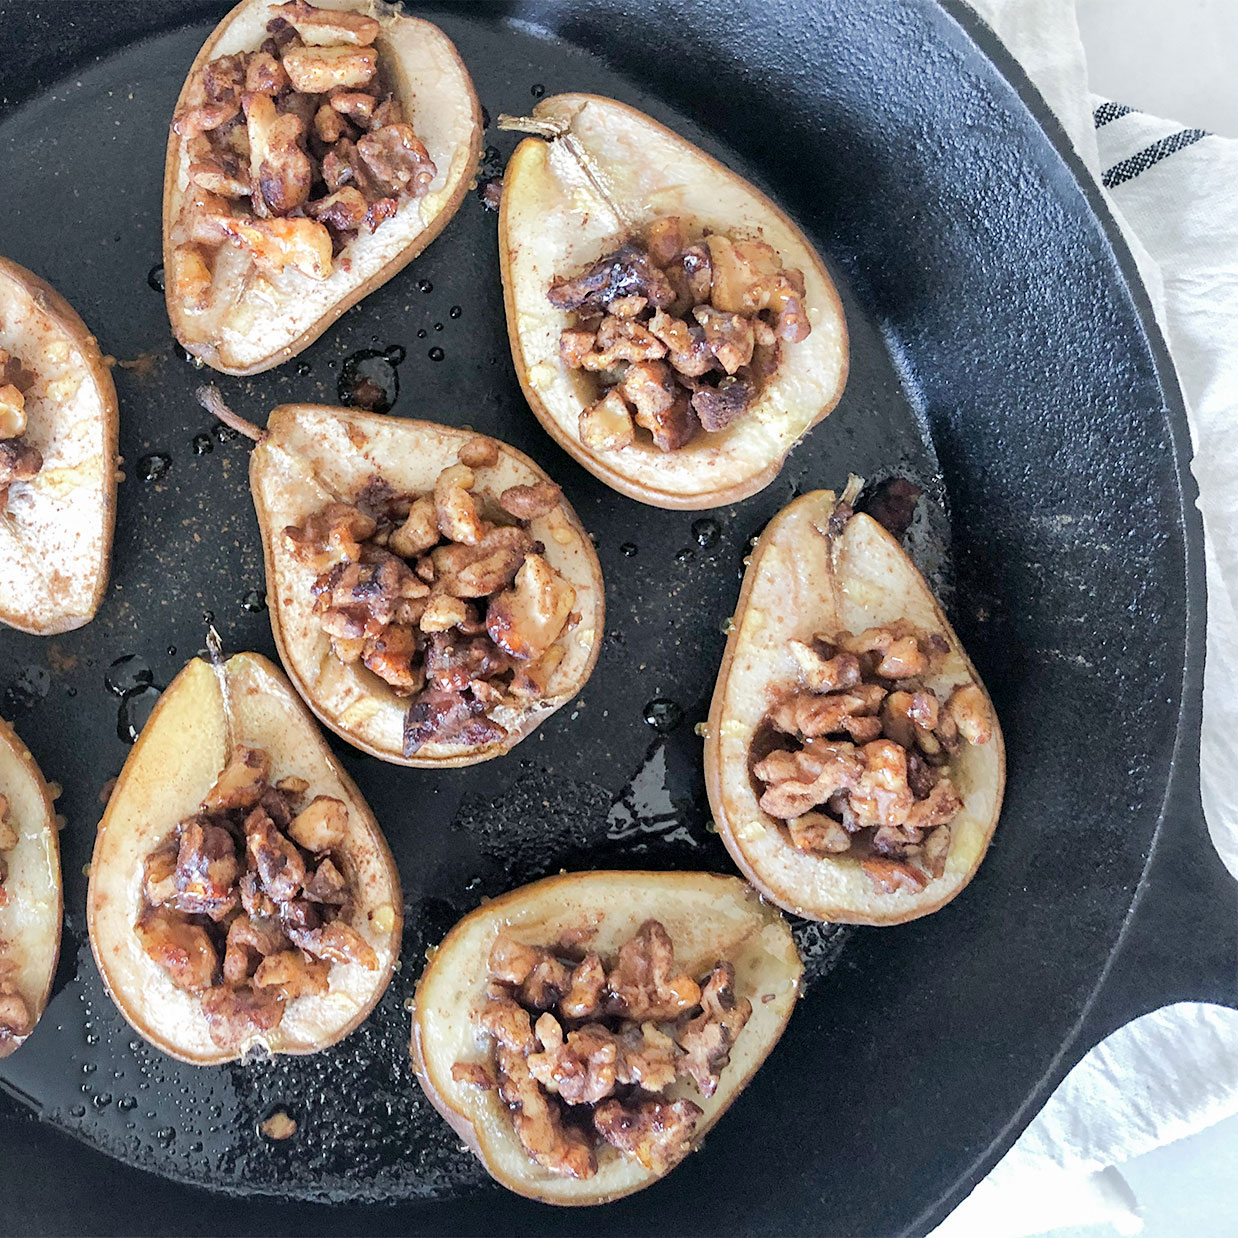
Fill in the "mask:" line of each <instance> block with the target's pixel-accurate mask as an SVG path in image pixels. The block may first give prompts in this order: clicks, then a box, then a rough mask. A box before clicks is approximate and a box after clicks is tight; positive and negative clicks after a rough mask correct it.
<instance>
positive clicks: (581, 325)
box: [499, 94, 848, 508]
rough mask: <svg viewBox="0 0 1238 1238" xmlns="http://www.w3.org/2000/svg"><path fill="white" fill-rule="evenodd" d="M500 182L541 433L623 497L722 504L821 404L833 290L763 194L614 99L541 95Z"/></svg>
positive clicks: (502, 223) (521, 335)
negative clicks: (542, 96)
mask: <svg viewBox="0 0 1238 1238" xmlns="http://www.w3.org/2000/svg"><path fill="white" fill-rule="evenodd" d="M501 124H502V125H503V127H505V128H511V129H521V130H526V131H528V132H530V133H531V134H533V135H534V136H531V137H529V138H526V139H525V140H524V141H523V142H521V143H520V145H519V146H518V147H517V148H516V151H515V153H514V154H513V155H512V157H511V159H510V160H509V161H508V164H507V170H506V172H505V174H504V179H503V195H502V201H501V206H500V210H499V255H500V261H501V266H502V274H503V292H504V297H505V301H506V306H507V329H508V335H509V336H510V339H511V347H512V358H513V360H514V361H515V364H516V372H517V374H518V375H519V378H520V383H521V385H522V387H523V388H524V393H525V396H526V397H527V398H528V401H529V404H530V406H531V407H532V408H533V411H534V412H535V413H536V414H537V417H538V419H539V420H540V421H541V423H542V425H543V426H545V428H546V429H547V430H548V431H549V432H550V434H551V435H552V436H553V437H554V439H555V441H556V442H558V443H559V445H560V446H561V447H563V448H564V450H566V451H567V452H568V453H569V454H571V455H572V456H573V457H575V458H576V459H577V460H579V461H580V463H581V464H583V465H584V467H585V468H587V469H589V471H590V472H592V473H594V474H595V475H596V476H597V477H599V478H601V479H602V480H603V481H604V482H606V484H607V485H609V486H611V487H613V488H614V489H615V490H618V491H619V492H620V493H621V494H626V495H628V496H630V497H631V498H634V499H639V500H640V501H641V502H643V503H649V504H652V505H653V506H655V507H667V508H706V507H719V506H722V505H723V504H727V503H735V502H738V501H739V500H740V499H743V498H746V497H747V496H748V495H750V494H754V493H756V492H757V491H758V490H761V489H763V488H764V487H765V486H767V485H769V483H770V482H771V481H772V480H773V479H774V477H775V476H777V474H778V471H779V469H781V467H782V464H783V461H784V460H785V459H786V456H787V453H788V452H789V451H790V450H791V448H792V447H794V446H795V444H796V443H797V442H799V440H800V439H801V438H802V437H803V436H804V435H805V434H806V433H807V432H808V431H809V430H810V429H811V428H812V427H813V426H814V425H816V424H817V422H819V421H820V420H821V419H822V418H823V417H825V416H826V415H827V414H828V413H829V412H830V411H831V410H832V409H833V408H834V406H835V404H837V402H838V399H839V397H840V396H841V394H842V390H843V385H844V383H845V382H846V376H847V356H848V354H847V329H846V323H845V321H844V318H843V311H842V304H841V302H840V301H839V298H838V293H837V291H836V289H835V287H834V284H833V282H832V281H831V279H830V276H829V274H828V273H827V271H826V269H825V266H824V264H823V263H822V261H821V259H820V257H819V256H818V255H817V253H816V251H815V250H814V249H813V247H812V245H811V243H810V242H809V241H808V239H807V237H805V236H804V234H803V232H801V231H800V229H799V228H797V227H796V226H795V224H794V223H793V222H792V221H791V220H790V219H789V218H788V217H787V216H786V215H785V214H784V213H783V212H782V211H781V210H780V209H779V208H778V207H777V206H776V205H775V204H774V203H773V202H771V201H770V200H769V199H768V198H767V197H766V196H765V195H764V194H762V193H761V192H759V191H758V190H757V189H756V188H754V187H753V186H752V185H750V184H749V183H748V182H747V181H746V180H744V179H743V178H742V177H740V176H738V175H736V174H735V173H734V172H732V171H731V170H730V169H729V168H726V167H724V166H723V165H722V164H721V163H719V162H718V161H717V160H716V159H713V158H712V157H710V156H709V155H707V154H705V152H704V151H702V150H699V149H698V148H697V147H695V146H693V145H692V144H691V143H690V142H687V141H685V140H684V139H683V138H681V137H679V136H678V135H677V134H675V133H673V132H671V131H670V130H669V129H667V128H665V127H664V126H663V125H660V124H658V123H657V122H656V121H654V120H652V119H651V118H650V117H648V116H646V115H644V114H643V113H641V112H638V111H636V110H635V109H634V108H631V107H628V106H626V105H625V104H622V103H617V102H616V101H615V100H613V99H605V98H600V97H598V96H596V95H585V94H568V95H556V96H554V97H552V98H549V99H543V100H542V101H541V102H540V103H539V104H538V105H537V107H536V108H534V110H533V115H532V116H531V117H527V118H511V117H504V118H503V119H502V121H501Z"/></svg>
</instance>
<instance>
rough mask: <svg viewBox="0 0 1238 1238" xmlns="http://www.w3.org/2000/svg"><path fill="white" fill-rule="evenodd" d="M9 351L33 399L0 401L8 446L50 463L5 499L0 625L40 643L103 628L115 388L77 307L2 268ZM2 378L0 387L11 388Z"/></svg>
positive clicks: (2, 330)
mask: <svg viewBox="0 0 1238 1238" xmlns="http://www.w3.org/2000/svg"><path fill="white" fill-rule="evenodd" d="M0 352H2V353H4V354H8V357H9V358H10V359H11V362H12V363H13V364H14V366H16V365H17V364H20V366H21V368H22V370H23V371H24V379H23V381H22V382H21V386H22V387H23V388H25V390H24V392H22V393H21V395H20V397H17V396H14V395H13V394H12V392H11V391H10V392H9V393H8V394H7V395H6V394H5V393H4V392H3V391H0V413H2V414H3V417H2V418H0V439H9V438H12V437H15V436H16V435H18V434H20V439H19V441H20V442H21V443H22V444H23V445H25V446H28V447H30V448H33V449H34V450H35V451H37V452H38V453H39V455H40V456H41V457H42V463H41V466H40V467H39V468H38V471H37V472H36V473H35V474H34V475H33V476H32V477H30V478H29V479H28V480H21V481H15V482H13V484H12V485H10V486H9V487H8V489H7V493H5V492H3V491H0V622H4V623H7V624H8V625H9V626H10V627H14V628H17V629H19V630H20V631H23V632H30V633H33V634H34V635H36V636H47V635H53V634H55V633H58V632H68V631H71V630H72V629H74V628H80V627H81V626H82V625H83V624H85V623H89V622H90V620H91V619H93V618H94V615H95V612H96V611H97V610H98V608H99V604H100V602H101V601H102V600H103V594H104V591H105V590H106V588H107V578H108V567H109V561H110V556H111V550H112V530H113V526H114V524H115V518H116V473H117V457H116V450H117V447H116V444H117V418H116V388H115V386H114V385H113V383H112V376H111V374H110V372H109V371H108V368H107V365H106V364H105V362H104V360H103V357H102V355H101V353H100V352H99V347H98V344H97V343H96V341H95V337H94V336H93V335H91V334H90V332H89V331H88V330H87V328H86V326H85V324H84V323H83V322H82V320H81V319H80V318H79V317H78V316H77V314H76V313H74V311H73V309H72V308H71V307H70V306H69V304H68V302H66V301H65V300H64V298H63V297H61V296H60V295H59V293H57V292H56V291H55V290H54V289H52V288H51V287H49V286H48V285H47V284H45V283H44V282H43V281H42V280H41V279H39V278H38V277H37V276H36V275H33V274H31V273H30V272H29V271H27V270H25V269H24V268H22V267H19V266H18V265H17V264H16V263H13V262H9V261H8V260H7V259H4V258H0ZM0 359H3V358H0ZM4 369H5V367H4V366H0V388H4V387H6V386H11V384H8V383H6V382H5V381H4V380H3V377H2V376H3V373H4ZM23 422H24V425H23V424H22V423H23Z"/></svg>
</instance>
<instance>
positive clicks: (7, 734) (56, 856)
mask: <svg viewBox="0 0 1238 1238" xmlns="http://www.w3.org/2000/svg"><path fill="white" fill-rule="evenodd" d="M2 261H3V259H0V262H2ZM69 312H70V313H72V311H71V310H70V311H69ZM0 744H4V745H5V746H6V747H7V748H9V749H10V750H11V751H12V753H13V755H14V756H15V757H16V758H17V759H18V760H19V761H21V762H22V764H23V765H25V767H26V768H27V769H28V770H29V771H30V773H31V774H32V775H33V776H34V781H35V785H36V786H37V787H38V789H39V794H40V795H41V796H42V797H43V828H44V829H45V830H46V831H47V833H48V837H49V838H50V839H51V844H52V845H51V858H52V866H53V868H54V869H55V885H56V948H55V950H54V951H52V964H51V966H50V967H49V968H48V969H47V981H46V983H45V984H44V985H43V991H42V992H41V993H40V994H39V995H38V998H37V1000H36V1001H35V1002H34V1005H33V1008H32V1010H31V1011H30V1013H31V1015H32V1016H33V1017H34V1022H35V1024H36V1025H37V1024H38V1022H39V1020H40V1019H41V1018H42V1017H43V1011H44V1010H46V1009H47V1000H48V998H49V997H51V994H52V981H53V980H54V979H55V978H56V964H57V963H58V962H59V960H60V933H61V928H62V926H63V924H64V885H63V883H62V882H61V880H60V832H59V831H58V830H57V829H56V807H55V804H54V803H53V801H52V793H51V790H50V789H49V787H48V785H47V779H45V778H44V777H43V771H42V770H41V769H39V764H38V762H37V761H36V760H35V759H34V757H33V756H32V755H31V752H30V749H29V748H27V747H26V745H25V744H23V743H22V741H21V739H20V738H19V737H18V735H17V732H16V731H15V730H13V726H12V724H11V723H8V722H6V721H5V720H4V719H3V718H0ZM32 1033H33V1028H32V1029H31V1033H27V1035H26V1036H14V1037H12V1038H11V1039H8V1040H4V1041H0V1058H6V1057H8V1056H9V1054H10V1053H14V1052H16V1051H17V1050H18V1049H19V1048H20V1047H21V1046H22V1045H23V1044H25V1042H26V1040H27V1039H28V1036H29V1035H30V1034H32Z"/></svg>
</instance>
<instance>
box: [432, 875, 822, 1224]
mask: <svg viewBox="0 0 1238 1238" xmlns="http://www.w3.org/2000/svg"><path fill="white" fill-rule="evenodd" d="M651 919H654V920H658V921H659V922H660V923H661V924H662V925H664V926H665V928H666V930H667V932H668V934H669V936H670V938H671V941H672V942H673V945H674V955H675V970H676V971H683V972H685V973H687V974H688V975H690V976H700V975H704V974H706V973H708V972H709V971H710V969H711V968H713V966H714V965H715V963H716V962H717V961H718V960H719V959H726V960H729V961H730V962H732V963H733V964H734V965H735V977H736V978H735V994H736V997H737V999H739V1000H744V999H746V1000H748V1001H749V1002H751V1004H752V1015H751V1017H750V1018H749V1020H748V1022H747V1024H746V1025H745V1026H744V1028H743V1030H742V1031H741V1032H740V1033H739V1035H738V1037H737V1038H736V1040H735V1043H734V1044H733V1045H732V1046H731V1050H730V1062H729V1064H728V1065H727V1066H726V1067H725V1068H724V1069H723V1070H722V1073H721V1080H720V1084H719V1086H718V1088H717V1091H716V1092H715V1093H714V1094H713V1095H712V1096H710V1097H704V1096H702V1095H701V1093H700V1092H698V1091H697V1090H696V1088H695V1087H693V1085H692V1084H691V1083H685V1082H684V1081H683V1080H682V1079H680V1080H677V1081H676V1082H675V1083H674V1084H672V1085H671V1087H670V1088H669V1089H668V1093H667V1095H668V1096H669V1097H671V1098H675V1099H678V1098H681V1097H682V1098H684V1099H687V1100H690V1101H692V1102H694V1103H695V1104H697V1105H699V1106H700V1107H701V1109H702V1110H703V1111H704V1112H703V1113H702V1115H701V1117H700V1119H699V1120H698V1123H697V1126H696V1130H695V1133H694V1135H693V1140H692V1141H693V1146H695V1144H696V1143H699V1141H700V1140H701V1139H702V1138H703V1137H704V1135H705V1133H706V1132H707V1131H708V1130H709V1129H710V1128H711V1127H712V1126H713V1124H714V1123H715V1122H716V1121H717V1120H718V1119H719V1118H720V1117H721V1116H722V1114H723V1112H724V1111H725V1110H726V1109H727V1107H728V1106H729V1105H730V1104H731V1102H732V1101H733V1100H734V1099H735V1097H736V1096H737V1095H738V1094H739V1092H740V1091H742V1090H743V1088H744V1087H745V1086H746V1085H747V1083H748V1081H749V1080H750V1079H751V1077H752V1076H753V1074H754V1073H755V1072H756V1070H757V1068H758V1067H759V1066H760V1065H761V1063H762V1062H763V1061H764V1060H765V1058H766V1056H767V1055H768V1054H769V1052H770V1051H771V1050H772V1049H773V1047H774V1045H775V1044H776V1043H777V1041H778V1038H779V1037H780V1036H781V1035H782V1031H783V1029H784V1027H785V1026H786V1023H787V1020H788V1019H789V1017H790V1014H791V1011H792V1010H793V1009H794V1006H795V1002H796V1000H797V998H798V996H799V984H800V977H801V973H802V965H801V963H800V959H799V955H798V953H797V952H796V949H795V944H794V942H793V941H792V939H791V933H790V930H789V929H788V927H787V925H786V922H785V921H784V920H783V919H782V917H781V916H780V915H779V914H778V912H777V911H775V910H774V909H773V908H771V907H770V906H769V905H768V904H766V903H764V902H763V901H762V900H761V899H760V898H758V897H757V895H756V894H755V893H754V892H753V890H752V889H751V887H749V886H748V885H747V884H746V883H745V882H742V881H740V880H738V879H737V878H735V877H723V876H717V875H714V874H710V873H686V872H676V873H648V872H593V873H569V874H565V875H562V876H559V877H551V878H549V879H547V880H545V881H539V882H535V883H534V884H532V885H529V886H524V887H521V888H520V889H517V890H513V891H512V892H511V893H509V894H505V895H503V896H502V897H500V898H497V899H494V900H492V901H491V902H488V903H486V904H484V905H483V906H481V907H479V908H478V909H477V910H476V911H474V912H472V913H470V914H469V915H467V916H466V917H465V918H464V919H463V920H461V921H460V923H459V924H457V925H456V927H455V928H454V929H452V931H451V932H450V933H449V934H448V935H447V937H446V939H445V940H444V941H443V943H442V945H441V946H440V947H439V948H438V950H437V951H435V952H434V953H433V955H432V956H431V959H430V963H429V965H428V966H427V967H426V970H425V972H424V973H423V974H422V977H421V980H420V982H419V983H418V986H417V993H416V998H415V1004H414V1010H413V1029H412V1042H411V1052H412V1057H413V1064H414V1067H415V1068H416V1071H417V1078H418V1081H419V1082H420V1083H421V1086H422V1088H423V1089H424V1090H425V1092H426V1095H427V1096H428V1097H429V1099H430V1101H431V1102H432V1103H433V1105H434V1106H435V1108H436V1109H438V1111H439V1112H440V1113H441V1114H442V1115H443V1116H444V1117H445V1118H446V1119H447V1121H448V1122H449V1123H450V1124H451V1125H452V1127H453V1128H454V1129H455V1130H456V1131H457V1133H458V1134H459V1135H460V1136H461V1138H463V1139H464V1140H465V1142H466V1143H467V1144H468V1146H469V1147H470V1148H472V1150H473V1151H474V1152H475V1153H476V1154H477V1155H478V1156H479V1157H480V1158H481V1160H482V1162H483V1164H484V1165H485V1167H486V1169H487V1170H488V1171H489V1172H490V1174H491V1175H492V1176H493V1177H494V1178H495V1179H496V1180H497V1181H499V1182H500V1183H502V1185H504V1186H506V1187H507V1188H509V1189H510V1190H512V1191H515V1192H516V1193H517V1194H520V1195H525V1196H527V1197H529V1198H531V1199H538V1200H541V1201H543V1202H544V1203H551V1204H567V1205H582V1204H598V1203H605V1202H607V1201H608V1200H612V1199H617V1198H619V1197H620V1196H623V1195H628V1194H631V1193H632V1192H633V1191H637V1190H640V1189H641V1188H642V1187H645V1186H648V1185H649V1184H650V1183H651V1182H654V1181H656V1180H657V1178H658V1177H660V1176H662V1173H665V1172H666V1170H665V1169H663V1170H662V1171H661V1173H659V1172H657V1171H655V1170H654V1169H651V1168H646V1167H645V1166H644V1165H642V1164H641V1163H640V1162H639V1161H638V1160H636V1159H634V1158H632V1157H629V1156H627V1155H625V1154H623V1153H621V1152H619V1151H617V1150H616V1149H614V1148H611V1147H610V1146H609V1145H607V1144H602V1145H600V1146H599V1147H598V1149H597V1160H598V1168H597V1172H596V1174H594V1175H593V1176H591V1177H587V1178H579V1179H578V1178H571V1177H566V1176H563V1175H561V1174H557V1173H554V1172H552V1171H551V1170H549V1169H546V1168H543V1167H542V1166H540V1165H538V1164H537V1163H536V1162H534V1161H533V1160H532V1159H531V1158H530V1156H529V1154H528V1153H527V1152H526V1151H525V1149H524V1147H523V1146H522V1144H521V1142H520V1140H519V1138H518V1137H517V1134H516V1130H515V1127H514V1125H513V1121H512V1115H511V1112H510V1111H509V1109H508V1108H507V1106H506V1105H505V1104H504V1103H503V1101H502V1100H501V1099H500V1097H499V1094H498V1092H497V1091H495V1090H492V1089H485V1088H481V1087H477V1086H476V1085H474V1084H472V1083H469V1082H467V1081H465V1080H464V1079H463V1078H462V1077H460V1078H458V1077H457V1075H458V1076H462V1075H463V1073H464V1072H463V1071H457V1075H453V1067H456V1066H458V1065H461V1064H463V1065H464V1066H465V1067H468V1066H470V1065H473V1066H476V1067H477V1068H478V1069H481V1070H485V1069H488V1064H489V1061H490V1054H491V1052H492V1050H491V1048H490V1044H491V1042H490V1040H489V1038H488V1037H486V1036H485V1035H484V1034H483V1033H482V1031H481V1029H480V1026H479V1023H478V1018H479V1015H480V1012H481V1010H482V1008H483V1007H484V1005H485V1003H486V995H485V989H486V984H487V977H488V959H489V957H490V951H491V948H492V946H493V945H494V943H495V940H496V938H498V937H499V935H500V934H506V935H508V936H509V937H512V938H514V939H516V940H517V941H519V942H521V943H524V944H527V945H531V946H543V947H546V946H553V945H555V943H559V942H573V943H575V944H576V946H577V948H578V950H579V951H580V952H581V953H583V952H586V951H588V952H596V953H597V954H599V955H600V956H601V957H602V958H603V959H604V960H610V959H613V957H614V956H615V954H616V952H617V951H618V949H619V948H620V946H622V945H623V944H624V943H625V942H627V941H629V940H631V938H632V937H633V936H634V935H635V934H636V933H637V931H638V930H639V929H640V927H641V925H642V924H644V923H645V922H646V921H648V920H651Z"/></svg>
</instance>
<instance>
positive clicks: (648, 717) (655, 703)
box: [645, 696, 683, 735]
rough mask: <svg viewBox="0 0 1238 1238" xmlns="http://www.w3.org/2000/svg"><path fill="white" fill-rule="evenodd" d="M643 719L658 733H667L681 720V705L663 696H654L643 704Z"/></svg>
mask: <svg viewBox="0 0 1238 1238" xmlns="http://www.w3.org/2000/svg"><path fill="white" fill-rule="evenodd" d="M645 721H646V722H647V723H648V724H649V725H650V726H651V727H653V729H654V730H655V731H657V732H658V734H659V735H668V734H670V732H671V731H673V730H674V729H675V728H676V727H677V726H678V725H679V724H680V723H681V722H682V721H683V706H681V705H680V704H679V703H678V702H676V701H672V700H668V699H667V698H666V697H664V696H657V697H654V699H653V700H652V701H650V702H649V704H648V705H646V706H645Z"/></svg>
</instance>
